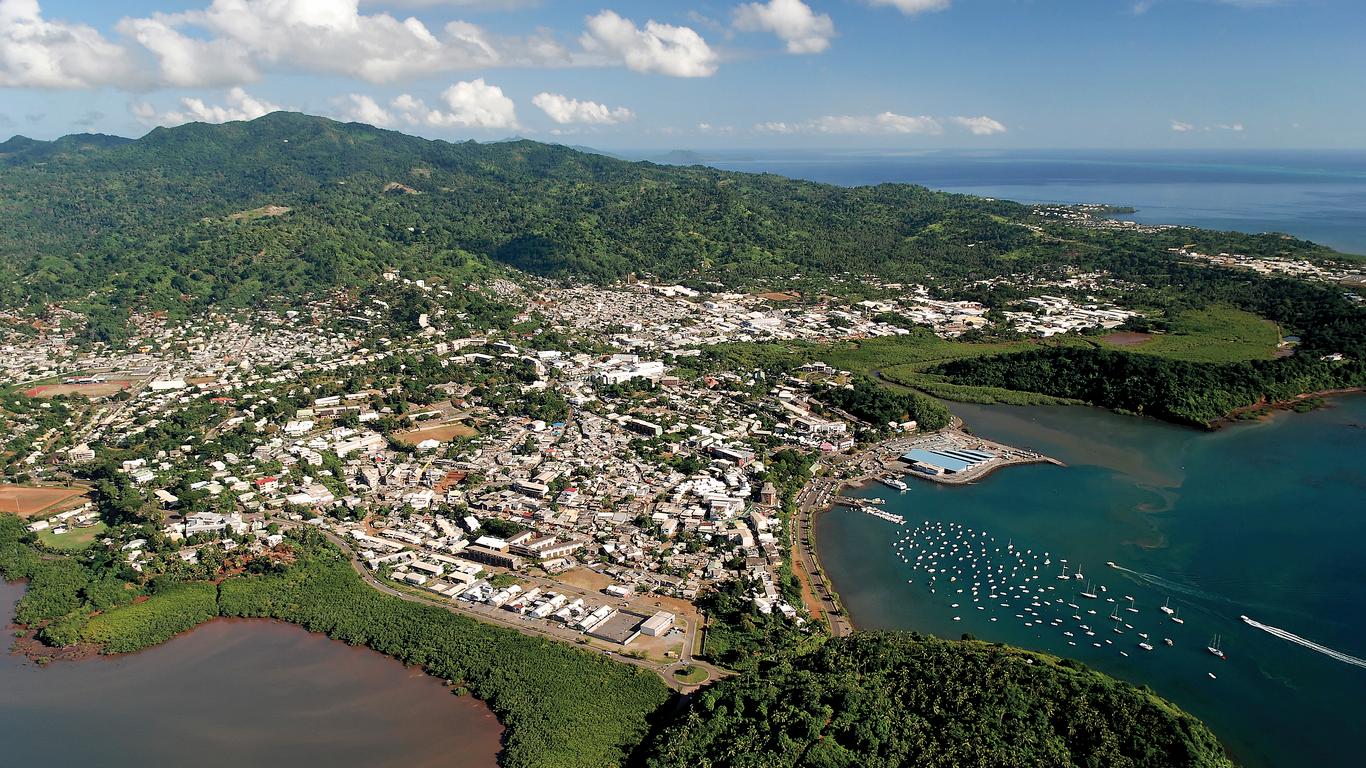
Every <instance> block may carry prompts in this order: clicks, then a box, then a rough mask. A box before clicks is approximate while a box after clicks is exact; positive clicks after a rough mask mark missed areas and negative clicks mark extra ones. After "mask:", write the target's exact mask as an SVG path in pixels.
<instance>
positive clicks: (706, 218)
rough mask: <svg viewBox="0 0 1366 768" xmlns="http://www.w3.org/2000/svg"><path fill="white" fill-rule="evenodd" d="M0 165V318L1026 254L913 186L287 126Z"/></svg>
mask: <svg viewBox="0 0 1366 768" xmlns="http://www.w3.org/2000/svg"><path fill="white" fill-rule="evenodd" d="M87 138H88V137H87ZM4 147H5V151H4V152H3V153H0V261H3V264H4V267H3V269H5V270H6V271H7V272H8V274H7V275H6V277H7V278H9V279H6V280H5V281H4V285H3V286H2V287H0V302H3V303H4V304H6V305H14V304H16V303H36V302H42V301H47V300H52V299H69V298H72V297H77V296H82V295H84V294H85V293H86V292H88V291H91V290H104V289H108V290H109V291H110V294H109V295H108V296H107V298H105V299H103V303H106V304H112V305H115V306H135V305H136V306H153V307H160V308H167V307H174V306H181V305H183V304H185V303H188V304H190V305H202V304H206V303H209V302H229V303H242V302H249V301H253V300H256V299H259V298H260V297H261V296H263V295H267V294H272V293H275V294H287V295H296V296H297V295H298V294H299V293H300V292H302V291H309V290H318V289H323V288H329V287H332V286H335V285H340V286H348V285H354V284H356V283H358V282H360V281H364V280H366V279H368V278H370V277H372V276H373V275H375V274H377V273H378V272H379V271H380V270H382V269H383V268H385V267H389V266H396V267H400V268H402V267H404V266H414V265H418V264H421V265H423V267H424V270H428V271H433V270H434V271H438V272H439V271H441V270H452V271H454V270H458V269H461V268H462V267H464V266H465V265H466V264H467V262H468V261H469V260H470V259H471V258H476V257H481V258H488V259H491V260H493V261H496V262H502V263H505V264H508V265H511V266H514V267H517V268H520V269H525V270H528V271H531V272H535V273H539V274H552V275H553V274H565V273H573V274H576V275H579V276H582V277H586V278H590V279H612V278H617V277H620V276H622V275H625V274H627V273H630V272H641V271H644V272H650V273H655V274H661V275H665V276H669V277H684V276H687V275H691V274H694V273H697V272H699V271H700V272H702V273H712V274H715V275H718V276H721V277H722V278H724V279H731V280H736V279H743V278H745V277H750V276H759V275H781V276H786V275H788V274H791V273H792V272H793V271H794V270H813V271H840V272H843V271H849V270H855V271H858V270H863V271H871V272H881V273H888V274H896V273H901V274H906V275H912V274H915V275H923V274H925V273H927V272H956V273H961V274H968V273H973V272H981V273H982V274H988V273H995V272H996V271H999V270H1000V269H1001V268H1002V264H1000V263H998V259H999V257H1001V256H1002V255H1003V254H1007V253H1010V252H1013V251H1018V250H1019V249H1028V248H1030V247H1031V246H1032V245H1033V244H1034V240H1035V238H1034V237H1033V236H1032V235H1031V233H1030V232H1029V231H1028V230H1026V229H1025V228H1023V227H1020V226H1018V225H1014V224H1011V223H1009V222H1008V221H1007V218H1008V217H1013V216H1019V215H1021V214H1022V212H1023V210H1024V209H1023V208H1022V207H1021V206H1018V205H1015V204H1013V203H1006V202H989V201H985V200H981V199H977V198H971V197H966V196H960V195H949V194H943V193H937V192H932V191H930V190H927V189H924V188H921V187H914V186H908V185H881V186H876V187H866V188H860V189H842V188H838V187H832V186H827V185H822V184H813V183H807V182H800V181H792V180H788V179H784V178H781V177H777V176H770V175H749V174H738V173H729V172H723V171H717V170H713V169H709V168H702V167H692V168H677V167H666V166H658V165H653V164H650V163H628V162H624V161H621V160H616V159H613V158H610V157H606V156H603V155H597V154H587V153H583V152H578V151H575V150H572V149H568V148H565V147H560V146H552V145H546V144H540V143H536V142H531V141H512V142H505V143H493V144H477V143H474V142H467V143H460V144H452V143H448V142H442V141H428V140H425V139H420V138H415V137H411V136H406V135H403V134H400V133H396V132H393V131H385V130H380V129H377V128H372V127H370V126H365V125H359V124H342V123H337V122H333V121H331V120H326V119H324V118H318V117H309V116H305V115H300V114H291V113H275V114H271V115H268V116H266V117H262V118H259V119H257V120H253V121H251V122H244V123H228V124H224V125H205V124H189V125H184V126H180V127H178V128H158V129H156V130H153V131H152V132H150V133H149V134H147V135H146V136H144V137H142V138H141V139H138V140H136V141H132V142H126V143H120V142H116V141H103V142H101V141H93V140H87V141H78V140H75V138H74V137H68V138H66V139H60V140H58V141H57V142H52V143H36V142H32V141H25V140H21V139H14V140H11V141H10V142H7V143H6V144H5V145H4ZM266 206H277V207H276V208H266ZM280 208H288V209H289V210H288V211H287V212H282V211H280V210H279V209H280ZM258 209H259V210H258ZM969 246H972V247H969ZM1018 258H1019V254H1018V253H1017V254H1015V255H1014V256H1012V259H1014V260H1018Z"/></svg>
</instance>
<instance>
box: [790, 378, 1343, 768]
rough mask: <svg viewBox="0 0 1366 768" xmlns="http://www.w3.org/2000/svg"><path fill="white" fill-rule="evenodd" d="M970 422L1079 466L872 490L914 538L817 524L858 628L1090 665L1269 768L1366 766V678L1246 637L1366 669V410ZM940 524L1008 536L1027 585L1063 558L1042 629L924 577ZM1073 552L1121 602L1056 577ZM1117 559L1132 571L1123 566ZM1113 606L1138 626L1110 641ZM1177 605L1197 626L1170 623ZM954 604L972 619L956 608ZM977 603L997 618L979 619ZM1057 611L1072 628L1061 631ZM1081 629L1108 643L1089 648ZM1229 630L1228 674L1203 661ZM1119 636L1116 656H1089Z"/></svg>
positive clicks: (980, 414)
mask: <svg viewBox="0 0 1366 768" xmlns="http://www.w3.org/2000/svg"><path fill="white" fill-rule="evenodd" d="M955 411H956V412H958V413H959V415H961V416H962V417H963V418H964V419H965V420H966V422H967V423H968V425H969V426H970V427H971V428H972V429H973V430H974V431H975V432H977V433H978V434H982V435H985V436H988V437H992V438H995V439H998V440H1002V441H1004V442H1008V443H1013V444H1015V445H1019V446H1026V447H1030V448H1034V449H1036V450H1040V451H1043V452H1045V453H1048V454H1050V455H1053V456H1055V457H1057V458H1059V459H1062V460H1063V461H1065V462H1067V464H1068V465H1069V466H1067V467H1065V468H1059V467H1054V466H1049V465H1033V466H1025V467H1013V468H1008V469H1005V470H1002V471H1000V472H997V473H996V474H994V475H992V476H990V477H988V478H986V479H985V480H983V481H981V482H978V483H976V484H973V485H970V486H965V487H946V486H939V485H934V484H931V483H929V482H924V481H908V482H911V489H910V490H909V491H908V492H906V493H905V494H897V493H896V492H895V491H893V490H891V489H889V488H886V487H884V486H882V485H880V484H877V485H872V486H869V487H867V488H865V489H863V490H862V491H860V492H858V493H856V494H854V495H861V496H865V497H870V496H880V497H883V498H886V499H887V501H888V504H887V509H888V510H890V511H893V512H897V513H899V514H902V515H905V516H906V518H907V524H906V526H905V527H904V528H899V527H897V526H895V525H892V524H890V523H887V522H884V521H882V520H879V519H876V518H873V517H871V516H869V515H864V514H861V513H858V512H854V511H849V510H840V509H836V510H834V511H832V512H830V513H828V514H825V515H823V516H822V517H821V518H819V520H818V522H817V526H816V536H817V542H818V546H819V550H820V556H821V559H822V561H823V563H824V565H825V568H826V570H827V571H828V573H829V575H830V577H831V579H832V580H833V581H834V584H835V586H836V587H837V588H838V590H839V592H840V594H841V596H842V597H843V599H844V602H845V605H846V607H847V608H848V609H849V612H850V614H851V616H852V618H853V619H854V621H855V623H856V624H857V625H858V626H860V627H863V628H896V629H914V630H919V631H923V632H928V633H933V634H936V635H940V636H943V637H955V638H956V637H958V636H960V635H961V634H962V633H971V634H973V635H975V636H976V637H978V638H981V639H986V640H994V641H1002V642H1008V643H1012V644H1016V645H1020V646H1024V647H1028V648H1034V649H1038V650H1042V651H1047V652H1050V653H1055V654H1058V655H1063V656H1070V657H1072V658H1076V659H1080V660H1081V661H1084V662H1086V663H1087V664H1089V665H1091V666H1093V667H1095V668H1097V669H1100V670H1102V671H1104V672H1107V673H1109V674H1112V675H1115V676H1117V677H1120V678H1123V679H1125V680H1129V681H1131V682H1134V683H1138V684H1147V685H1149V686H1151V687H1152V688H1153V689H1154V690H1156V691H1157V692H1158V693H1160V694H1162V695H1163V696H1166V697H1168V698H1170V699H1172V700H1173V701H1175V702H1177V703H1178V704H1179V705H1181V706H1182V707H1183V708H1185V709H1187V710H1188V711H1190V712H1192V713H1194V714H1196V715H1198V716H1200V717H1201V718H1203V719H1204V720H1205V721H1206V722H1207V723H1208V724H1209V725H1210V726H1211V727H1212V728H1213V729H1214V730H1215V731H1216V732H1217V733H1218V734H1219V736H1220V737H1221V738H1222V739H1223V740H1224V742H1225V743H1226V744H1227V745H1228V746H1229V748H1230V750H1231V752H1232V753H1233V754H1234V756H1235V758H1236V759H1237V760H1238V761H1239V762H1240V763H1241V764H1243V765H1246V766H1250V767H1252V768H1261V767H1264V766H1266V767H1269V766H1311V765H1312V766H1359V765H1361V764H1362V762H1363V759H1366V758H1363V755H1366V732H1363V729H1362V728H1361V727H1360V721H1361V719H1362V716H1363V714H1366V704H1363V700H1362V694H1363V693H1366V668H1361V667H1359V666H1356V665H1354V664H1352V663H1349V662H1344V661H1341V660H1338V659H1335V658H1332V657H1330V656H1328V655H1325V654H1323V653H1320V652H1318V651H1315V650H1311V649H1309V648H1306V647H1303V646H1301V645H1298V644H1295V643H1293V642H1290V641H1287V640H1284V639H1281V638H1279V637H1276V636H1273V635H1272V634H1269V633H1267V632H1265V631H1262V630H1260V629H1257V628H1254V627H1251V626H1248V625H1246V624H1244V623H1243V622H1242V621H1240V619H1239V616H1240V615H1242V614H1246V615H1248V616H1250V617H1251V618H1253V619H1255V620H1257V621H1258V622H1261V623H1263V624H1266V625H1270V626H1273V627H1277V628H1281V629H1284V630H1287V631H1289V632H1291V633H1294V634H1295V635H1297V636H1301V637H1303V638H1306V639H1308V640H1310V641H1313V642H1315V643H1317V644H1320V645H1322V646H1325V647H1326V648H1328V649H1332V650H1335V651H1338V652H1341V653H1343V654H1347V655H1349V656H1351V657H1356V658H1366V552H1363V549H1364V547H1363V542H1366V468H1363V465H1362V461H1363V458H1366V397H1362V396H1354V397H1347V398H1340V399H1337V400H1335V401H1333V403H1332V407H1331V408H1327V409H1323V410H1320V411H1316V412H1313V413H1309V414H1302V415H1301V414H1288V413H1283V414H1278V415H1277V416H1276V417H1275V418H1273V419H1272V420H1270V421H1267V422H1262V423H1256V424H1243V425H1237V426H1234V427H1232V428H1229V429H1226V430H1223V431H1220V432H1217V433H1200V432H1195V431H1191V430H1186V429H1182V428H1177V427H1172V426H1168V425H1165V424H1160V423H1156V422H1152V421H1145V420H1140V419H1135V418H1129V417H1122V416H1117V415H1114V414H1110V413H1108V412H1104V411H1100V410H1097V409H1087V408H1062V407H1055V408H1015V407H1010V406H956V407H955ZM926 522H929V523H930V525H931V526H932V527H933V526H939V525H941V524H943V525H946V526H947V525H948V524H950V523H952V524H957V525H961V526H963V527H964V528H971V529H973V530H974V532H981V533H983V534H985V535H986V536H987V537H994V538H995V542H996V543H994V544H991V549H994V548H1007V547H1010V546H1013V547H1014V548H1015V550H1016V551H1019V552H1020V553H1021V557H1024V558H1026V559H1027V560H1028V563H1027V565H1026V566H1021V567H1020V568H1021V572H1020V573H1019V574H1018V575H1017V576H1016V577H1015V580H1016V581H1019V580H1020V579H1022V578H1023V576H1024V574H1025V573H1030V574H1033V573H1034V572H1033V571H1032V567H1033V565H1034V564H1039V563H1041V562H1042V559H1043V556H1042V553H1043V552H1048V553H1049V554H1048V556H1047V557H1048V559H1050V560H1051V565H1050V566H1041V567H1040V570H1039V571H1038V574H1039V575H1040V578H1039V579H1038V580H1037V581H1033V582H1030V584H1031V585H1032V588H1046V587H1047V586H1053V587H1054V589H1053V590H1048V591H1046V592H1045V593H1044V594H1043V595H1040V596H1039V598H1038V602H1040V603H1041V606H1040V607H1036V608H1033V609H1032V610H1035V611H1037V612H1038V614H1039V616H1040V619H1039V620H1036V619H1035V617H1034V615H1032V614H1028V613H1025V614H1023V615H1024V618H1023V619H1020V618H1016V614H1017V613H1020V612H1021V611H1022V610H1023V608H1024V606H1027V605H1028V603H1026V602H1023V601H1017V600H1013V599H1012V600H1011V601H1010V602H1012V606H1011V608H1009V609H1006V608H1001V607H999V602H1000V601H999V600H987V599H985V594H981V595H980V597H981V598H982V599H981V600H980V601H979V602H978V603H973V602H972V600H971V599H970V596H971V591H970V586H968V585H970V583H971V579H964V580H962V581H960V582H947V581H946V580H944V579H942V578H940V579H938V580H937V581H936V583H935V585H934V587H933V588H934V589H935V593H934V594H931V593H930V591H929V590H930V589H931V586H930V584H929V578H930V576H929V575H928V574H927V573H926V572H925V568H924V562H928V561H922V567H921V568H919V569H916V568H913V567H912V564H913V563H914V562H915V559H914V555H912V556H910V557H909V558H908V559H909V560H910V561H911V564H908V563H907V562H903V560H902V558H901V555H904V554H906V553H908V552H914V551H922V552H923V551H924V550H923V549H922V550H914V549H913V547H914V546H915V541H914V540H909V541H903V542H901V546H903V547H907V549H903V550H902V551H901V552H900V553H899V552H898V550H897V549H896V548H895V547H896V546H897V542H898V541H899V540H902V539H903V538H904V537H907V536H908V535H910V534H912V532H913V531H915V530H916V529H917V528H921V527H923V526H924V524H925V523H926ZM914 538H916V537H912V539H914ZM921 538H923V537H921ZM1024 550H1032V554H1031V555H1028V556H1025V555H1023V551H1024ZM959 554H960V555H961V551H960V553H959ZM1006 554H1009V552H1007V553H1006ZM991 555H992V557H994V558H997V559H999V558H1001V557H1003V556H1004V555H996V554H995V553H991ZM1035 557H1037V558H1039V559H1037V560H1035V559H1030V558H1035ZM979 558H980V559H982V560H985V558H984V557H981V556H980V555H979ZM1064 558H1065V559H1067V560H1069V561H1070V564H1071V566H1072V567H1075V566H1077V565H1080V566H1081V567H1082V568H1083V569H1084V571H1085V573H1086V575H1087V577H1088V578H1089V579H1090V580H1093V581H1095V582H1096V583H1097V584H1098V585H1100V584H1104V585H1105V586H1107V587H1108V592H1104V593H1099V599H1097V600H1094V601H1088V600H1086V599H1082V598H1078V597H1076V593H1077V592H1078V591H1081V588H1080V587H1079V586H1076V584H1077V582H1075V581H1069V582H1064V581H1060V580H1058V579H1057V578H1056V577H1057V576H1058V574H1059V566H1060V563H1059V560H1060V559H1064ZM939 559H940V560H942V561H945V562H947V561H949V560H953V561H954V562H955V563H956V558H946V557H943V556H940V558H939ZM1107 561H1114V562H1115V563H1116V564H1118V565H1120V566H1122V567H1123V568H1125V569H1129V570H1117V569H1112V568H1109V567H1106V565H1105V563H1106V562H1107ZM959 567H963V566H959ZM940 575H941V576H942V575H943V574H942V572H941V574H940ZM908 580H910V581H914V582H915V583H907V582H908ZM965 587H966V591H965V592H964V593H958V592H957V591H956V590H957V589H960V588H965ZM1098 588H1099V587H1097V589H1098ZM979 589H984V588H979ZM1125 595H1129V596H1132V597H1134V598H1135V605H1136V606H1137V607H1138V609H1139V613H1136V614H1135V613H1130V612H1127V611H1124V610H1123V608H1124V607H1126V606H1127V605H1128V602H1127V601H1125V600H1123V596H1125ZM1059 597H1062V598H1063V600H1064V601H1065V603H1066V602H1075V603H1076V604H1078V605H1079V606H1080V612H1079V615H1081V616H1082V617H1083V619H1084V620H1085V621H1084V622H1077V621H1075V620H1072V619H1071V616H1072V615H1073V614H1074V613H1076V612H1075V611H1074V610H1073V609H1071V608H1068V607H1067V606H1066V605H1065V603H1064V604H1062V605H1058V604H1056V603H1054V602H1052V601H1054V600H1056V599H1058V598H1059ZM1106 597H1114V598H1116V599H1117V601H1118V605H1119V607H1120V615H1121V618H1123V619H1124V621H1126V622H1129V623H1131V624H1132V625H1133V628H1132V629H1126V630H1125V634H1123V635H1117V634H1112V632H1111V629H1110V628H1111V626H1112V622H1111V621H1110V620H1109V619H1108V615H1109V613H1110V612H1111V610H1112V609H1113V608H1114V607H1115V606H1114V605H1112V604H1111V603H1109V602H1106V601H1105V599H1104V598H1106ZM1168 598H1170V599H1171V606H1172V607H1173V608H1174V609H1178V610H1179V615H1180V616H1181V617H1182V618H1184V619H1185V624H1184V625H1177V624H1174V623H1172V622H1171V621H1169V620H1168V618H1167V617H1166V615H1164V614H1163V613H1162V612H1161V611H1160V610H1159V606H1161V605H1163V604H1164V601H1166V600H1167V599H1168ZM1002 600H1004V598H1002ZM955 602H956V603H959V607H958V608H953V607H951V605H952V604H953V603H955ZM978 605H983V606H984V607H985V606H988V605H989V606H990V607H987V608H986V609H985V610H980V611H979V610H976V607H977V606H978ZM1088 609H1090V610H1095V611H1096V612H1097V613H1096V615H1089V614H1087V613H1085V611H1086V610H1088ZM955 616H956V617H959V618H960V619H961V620H960V621H955V620H954V617H955ZM993 616H994V617H996V618H997V621H995V622H992V621H990V618H991V617H993ZM1055 616H1057V617H1059V618H1063V619H1064V622H1063V624H1062V625H1060V626H1053V624H1052V618H1053V617H1055ZM1025 621H1030V622H1031V623H1033V626H1030V627H1026V626H1025V625H1024V624H1025ZM1079 623H1087V624H1088V625H1089V626H1090V627H1092V629H1093V631H1096V632H1097V635H1096V636H1094V637H1086V636H1084V634H1083V633H1082V632H1081V631H1080V630H1078V629H1077V628H1076V626H1077V625H1078V624H1079ZM1064 631H1072V632H1073V633H1074V636H1073V637H1067V636H1065V635H1064V634H1063V632H1064ZM1138 632H1147V633H1148V634H1150V636H1151V642H1152V644H1153V645H1154V646H1155V648H1154V650H1152V651H1144V650H1141V649H1139V648H1138V647H1137V643H1138V642H1139V639H1140V638H1139V637H1138V636H1137V633H1138ZM1216 633H1217V634H1220V635H1222V636H1223V648H1224V650H1225V651H1226V653H1227V655H1228V660H1227V661H1220V660H1218V659H1216V658H1214V657H1213V656H1212V655H1210V654H1209V653H1208V652H1207V651H1206V650H1205V646H1206V645H1207V644H1208V643H1209V641H1210V640H1211V636H1212V635H1214V634H1216ZM1162 638H1171V639H1172V641H1173V643H1174V645H1173V646H1172V647H1167V646H1166V645H1164V644H1163V643H1162V642H1161V639H1162ZM1105 639H1109V640H1111V641H1112V644H1104V643H1103V644H1102V645H1103V647H1102V648H1100V649H1097V648H1094V647H1092V646H1091V642H1095V641H1099V640H1105ZM1069 642H1076V643H1077V645H1075V646H1071V645H1068V643H1069ZM1121 650H1122V651H1124V652H1125V653H1127V654H1128V656H1127V657H1126V656H1123V655H1121V654H1120V651H1121ZM1211 672H1212V673H1214V674H1215V675H1216V677H1217V679H1210V677H1209V673H1211Z"/></svg>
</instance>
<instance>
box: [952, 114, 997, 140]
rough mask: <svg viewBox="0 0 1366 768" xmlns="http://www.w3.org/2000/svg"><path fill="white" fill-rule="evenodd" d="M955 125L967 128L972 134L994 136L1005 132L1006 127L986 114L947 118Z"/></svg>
mask: <svg viewBox="0 0 1366 768" xmlns="http://www.w3.org/2000/svg"><path fill="white" fill-rule="evenodd" d="M949 120H950V121H952V122H953V123H954V124H955V125H958V126H960V127H962V128H965V129H967V131H968V132H969V133H971V134H972V135H973V136H995V135H996V134H998V133H1005V132H1006V127H1005V125H1004V124H1002V123H1001V122H1000V121H998V120H994V119H992V118H990V117H987V116H986V115H979V116H977V117H961V116H960V117H951V118H949Z"/></svg>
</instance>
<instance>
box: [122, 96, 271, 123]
mask: <svg viewBox="0 0 1366 768" xmlns="http://www.w3.org/2000/svg"><path fill="white" fill-rule="evenodd" d="M226 101H227V103H226V104H208V103H205V102H204V100H203V99H197V98H191V97H189V96H186V97H184V98H182V99H181V100H180V105H181V109H179V110H170V111H167V112H158V111H157V110H156V107H153V106H152V105H151V104H149V103H147V102H145V101H144V102H139V103H137V104H134V105H132V107H131V109H132V112H133V115H134V116H135V117H137V118H138V119H139V120H141V121H142V122H144V123H146V124H148V125H168V126H169V125H182V124H184V123H193V122H201V123H226V122H228V121H230V120H255V119H256V118H258V117H261V116H262V115H267V114H270V113H271V112H276V111H278V110H280V109H283V107H280V106H278V105H275V104H272V103H270V102H268V101H265V100H263V99H258V98H256V97H254V96H252V95H250V94H248V93H247V92H246V91H244V90H242V89H241V88H233V89H231V90H229V91H228V93H227V99H226Z"/></svg>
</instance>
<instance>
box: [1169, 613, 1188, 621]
mask: <svg viewBox="0 0 1366 768" xmlns="http://www.w3.org/2000/svg"><path fill="white" fill-rule="evenodd" d="M1171 618H1172V621H1174V622H1176V623H1177V624H1185V623H1186V620H1185V619H1183V618H1181V617H1180V616H1178V615H1176V611H1172V617H1171Z"/></svg>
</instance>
